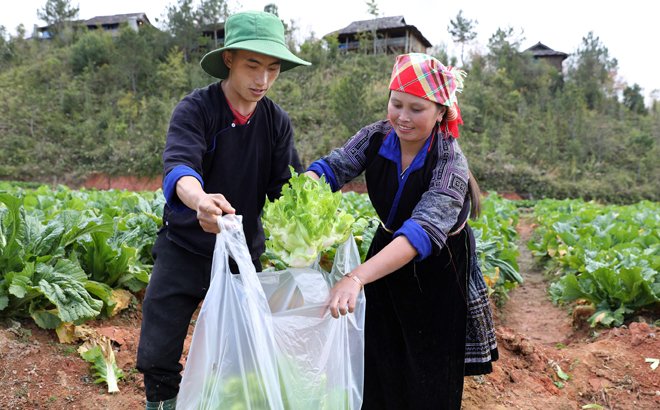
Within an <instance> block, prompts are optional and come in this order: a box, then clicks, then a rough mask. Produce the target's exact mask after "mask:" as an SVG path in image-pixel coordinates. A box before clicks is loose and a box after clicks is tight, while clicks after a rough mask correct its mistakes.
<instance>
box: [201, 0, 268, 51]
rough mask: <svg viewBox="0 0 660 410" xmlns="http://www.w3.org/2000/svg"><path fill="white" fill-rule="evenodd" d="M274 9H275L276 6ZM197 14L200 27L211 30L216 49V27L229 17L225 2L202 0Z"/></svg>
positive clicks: (222, 0)
mask: <svg viewBox="0 0 660 410" xmlns="http://www.w3.org/2000/svg"><path fill="white" fill-rule="evenodd" d="M266 7H268V6H266ZM275 7H276V8H277V6H275ZM197 12H198V19H199V23H200V25H201V26H210V27H211V28H212V29H213V48H217V47H218V27H219V25H220V23H221V22H223V21H225V20H227V16H229V7H228V5H227V2H226V1H225V0H202V2H201V3H200V5H199V8H198V9H197Z"/></svg>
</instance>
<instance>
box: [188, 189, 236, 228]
mask: <svg viewBox="0 0 660 410" xmlns="http://www.w3.org/2000/svg"><path fill="white" fill-rule="evenodd" d="M195 209H196V210H197V220H198V221H199V225H200V226H201V227H202V229H203V230H204V232H209V233H219V232H220V228H219V227H218V217H219V216H222V215H223V214H234V213H236V210H235V209H234V208H233V207H232V206H231V204H230V203H229V201H227V199H225V196H224V195H222V194H205V195H202V196H200V198H199V201H198V202H197V206H196V207H195Z"/></svg>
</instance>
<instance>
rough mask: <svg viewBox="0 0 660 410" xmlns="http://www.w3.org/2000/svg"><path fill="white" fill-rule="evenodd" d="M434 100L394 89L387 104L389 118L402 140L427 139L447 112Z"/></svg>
mask: <svg viewBox="0 0 660 410" xmlns="http://www.w3.org/2000/svg"><path fill="white" fill-rule="evenodd" d="M445 111H446V110H445V109H443V108H439V107H438V105H437V104H436V103H434V102H433V101H429V100H425V99H424V98H420V97H417V96H414V95H412V94H406V93H404V92H401V91H392V93H391V94H390V100H389V102H388V104H387V119H388V120H389V121H390V123H391V124H392V127H394V130H395V131H396V134H397V135H398V136H399V138H400V139H401V140H402V141H407V142H419V141H425V140H426V138H427V137H428V136H429V134H430V133H431V130H432V129H433V127H434V126H435V123H436V121H440V120H441V119H442V116H443V115H444V113H445Z"/></svg>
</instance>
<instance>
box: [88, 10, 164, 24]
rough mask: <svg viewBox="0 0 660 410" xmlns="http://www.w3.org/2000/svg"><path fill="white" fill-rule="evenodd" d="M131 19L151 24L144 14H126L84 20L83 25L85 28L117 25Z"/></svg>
mask: <svg viewBox="0 0 660 410" xmlns="http://www.w3.org/2000/svg"><path fill="white" fill-rule="evenodd" d="M131 18H136V19H139V20H142V21H146V22H147V23H149V24H151V22H150V21H149V19H148V18H147V15H146V14H145V13H128V14H114V15H112V16H96V17H92V18H91V19H89V20H85V21H84V22H83V24H85V25H87V26H98V25H104V24H118V23H125V22H127V21H128V20H129V19H131Z"/></svg>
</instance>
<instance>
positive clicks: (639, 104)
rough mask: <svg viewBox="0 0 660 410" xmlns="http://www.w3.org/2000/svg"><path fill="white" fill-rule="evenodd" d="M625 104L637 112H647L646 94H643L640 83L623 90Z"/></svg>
mask: <svg viewBox="0 0 660 410" xmlns="http://www.w3.org/2000/svg"><path fill="white" fill-rule="evenodd" d="M623 105H625V106H626V107H627V108H628V109H629V110H630V111H632V112H636V113H637V114H646V107H645V106H644V96H642V89H641V87H640V86H639V85H638V84H633V86H632V87H626V89H625V90H623Z"/></svg>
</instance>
